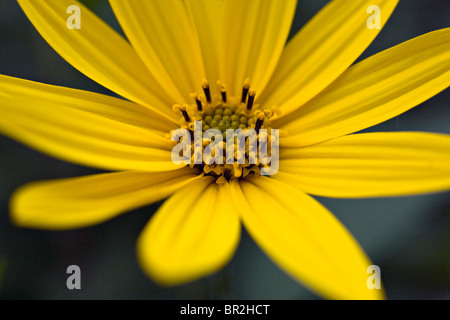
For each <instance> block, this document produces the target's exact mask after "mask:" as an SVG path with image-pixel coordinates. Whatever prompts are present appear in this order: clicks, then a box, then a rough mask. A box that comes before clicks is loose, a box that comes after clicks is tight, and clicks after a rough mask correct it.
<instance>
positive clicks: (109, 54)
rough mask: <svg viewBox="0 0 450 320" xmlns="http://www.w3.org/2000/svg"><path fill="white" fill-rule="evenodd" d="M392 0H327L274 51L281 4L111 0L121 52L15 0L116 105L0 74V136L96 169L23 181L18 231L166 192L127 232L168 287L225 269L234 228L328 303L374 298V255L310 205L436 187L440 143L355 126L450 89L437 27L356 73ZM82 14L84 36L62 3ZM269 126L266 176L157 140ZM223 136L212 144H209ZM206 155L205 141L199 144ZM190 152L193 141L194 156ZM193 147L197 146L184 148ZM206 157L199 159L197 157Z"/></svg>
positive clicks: (62, 16) (443, 154)
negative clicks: (270, 171)
mask: <svg viewBox="0 0 450 320" xmlns="http://www.w3.org/2000/svg"><path fill="white" fill-rule="evenodd" d="M397 2H398V1H397V0H369V1H366V0H354V1H347V0H335V1H331V2H330V3H329V4H328V5H327V6H325V7H324V8H323V9H322V10H321V11H320V12H319V13H318V14H317V15H316V16H315V17H314V18H313V19H312V20H311V21H310V22H309V23H308V24H307V25H306V26H305V27H304V28H302V29H301V30H300V31H299V32H298V33H297V34H296V35H295V36H294V37H293V38H292V39H291V40H290V41H289V42H288V43H287V44H286V41H287V38H288V33H289V31H290V27H291V23H292V19H293V16H294V11H295V8H296V1H295V0H282V1H281V0H274V1H260V0H245V1H242V0H184V1H181V0H152V1H138V0H136V1H124V0H110V4H111V6H112V9H113V11H114V13H115V15H116V17H117V19H118V21H119V23H120V25H121V27H122V28H123V31H124V33H125V35H126V37H127V38H128V40H129V42H128V41H127V40H125V39H124V38H123V37H122V36H121V35H119V34H118V33H116V32H115V31H114V30H113V29H112V28H110V27H109V26H108V25H107V24H105V23H104V22H103V21H101V20H100V19H99V18H98V17H97V16H95V15H94V14H93V13H91V12H90V11H89V10H88V9H87V8H85V7H84V6H83V5H82V4H80V3H77V2H76V1H74V0H45V1H43V0H19V4H20V5H21V7H22V8H23V10H24V11H25V13H26V15H27V16H28V18H29V19H30V20H31V22H32V23H33V24H34V26H35V27H36V28H37V30H38V31H39V32H40V34H41V35H42V36H43V37H44V38H45V39H46V41H47V42H48V43H49V44H50V45H51V46H52V47H53V48H54V49H55V50H56V51H57V52H58V53H59V54H60V55H61V56H62V57H63V58H64V59H65V60H67V61H68V62H69V63H70V64H72V65H73V66H74V67H75V68H77V69H78V70H79V71H81V72H82V73H84V74H85V75H87V76H88V77H90V78H91V79H93V80H95V81H97V82H98V83H100V84H101V85H103V86H105V87H106V88H108V89H110V90H112V91H113V92H115V93H117V94H118V95H120V96H121V97H123V98H124V99H120V98H115V97H111V96H106V95H101V94H97V93H92V92H86V91H81V90H75V89H70V88H63V87H57V86H51V85H46V84H41V83H36V82H31V81H27V80H21V79H17V78H12V77H8V76H0V102H1V107H0V130H1V132H2V133H4V134H5V135H8V136H10V137H12V138H14V139H17V140H19V141H21V142H23V143H25V144H27V145H29V146H31V147H33V148H36V149H38V150H40V151H42V152H45V153H47V154H50V155H52V156H55V157H58V158H60V159H64V160H67V161H71V162H74V163H77V164H82V165H87V166H92V167H96V168H101V169H104V170H107V171H110V172H107V173H102V174H96V175H92V176H86V177H76V178H70V179H63V180H54V181H47V182H37V183H31V184H29V185H26V186H24V187H22V188H20V189H19V190H18V191H17V192H16V193H15V194H14V195H13V197H12V201H11V216H12V220H13V221H14V222H15V223H16V224H18V225H21V226H25V227H37V228H49V229H66V228H75V227H84V226H89V225H93V224H97V223H100V222H103V221H105V220H108V219H111V218H113V217H115V216H117V215H119V214H121V213H123V212H125V211H128V210H131V209H134V208H137V207H140V206H144V205H147V204H150V203H152V202H155V201H158V200H161V199H165V198H168V200H166V201H165V202H164V204H163V205H162V206H161V207H160V208H159V210H158V211H157V212H156V214H155V215H154V216H153V217H152V218H151V220H150V222H149V223H148V225H147V226H146V227H145V229H144V230H143V232H142V234H141V235H140V237H139V239H138V244H137V254H138V259H139V261H140V264H141V266H142V268H143V270H144V271H145V272H146V273H147V274H148V275H149V276H150V277H151V278H152V279H154V280H155V281H156V282H158V283H160V284H163V285H177V284H181V283H185V282H188V281H192V280H194V279H198V278H200V277H203V276H205V275H208V274H211V273H213V272H215V271H217V270H219V269H220V268H222V267H223V266H224V265H225V264H226V263H227V262H228V261H229V260H230V258H231V257H232V256H233V253H234V251H235V249H236V246H237V244H238V242H239V238H240V230H241V223H242V224H243V226H244V227H245V228H246V230H247V231H248V232H249V234H250V235H251V236H252V237H253V239H254V240H255V242H256V243H257V244H258V245H259V246H260V247H261V248H262V249H263V250H264V251H265V252H266V253H267V255H268V256H269V257H270V258H271V259H272V260H273V261H274V262H275V263H276V264H277V265H279V266H280V268H282V269H283V270H285V271H286V272H287V273H288V274H290V275H291V276H292V277H293V278H295V279H297V280H298V281H299V282H301V283H303V284H304V285H306V286H307V287H309V288H310V289H311V290H313V291H314V292H316V293H318V294H319V295H322V296H323V297H325V298H338V299H347V298H349V299H372V298H375V299H376V298H383V297H384V294H383V292H382V290H376V289H375V290H371V289H369V288H368V286H367V278H368V274H367V268H368V266H369V265H371V264H372V263H371V262H370V261H369V259H368V258H367V257H366V255H365V253H364V252H363V250H362V249H361V248H360V246H359V245H358V244H357V242H356V241H355V240H354V239H353V237H352V236H351V235H350V233H349V232H348V231H347V230H346V229H345V228H344V227H343V226H342V224H341V223H340V222H339V221H338V220H337V219H336V218H335V217H334V216H333V215H332V214H331V213H330V212H329V211H328V210H327V209H326V208H325V207H323V206H322V205H321V204H320V203H318V202H317V201H316V200H315V199H313V198H312V197H311V196H310V195H308V194H311V195H318V196H325V197H337V198H360V197H378V196H400V195H411V194H418V193H426V192H436V191H442V190H447V189H448V188H449V187H450V137H449V136H445V135H443V134H432V133H418V132H395V133H386V132H380V133H360V134H352V133H354V132H357V131H360V130H362V129H365V128H367V127H370V126H373V125H376V124H378V123H380V122H383V121H385V120H388V119H390V118H392V117H395V116H397V115H399V114H401V113H403V112H405V111H407V110H409V109H411V108H413V107H414V106H416V105H418V104H420V103H422V102H423V101H425V100H427V99H429V98H430V97H432V96H434V95H436V94H437V93H439V92H440V91H442V90H444V89H446V88H447V87H448V85H449V83H450V71H449V70H450V29H442V30H437V31H434V32H431V33H428V34H425V35H422V36H420V37H417V38H414V39H412V40H410V41H407V42H405V43H402V44H400V45H398V46H396V47H393V48H391V49H389V50H386V51H383V52H381V53H379V54H376V55H374V56H372V57H370V58H368V59H366V60H363V61H361V62H359V63H356V64H354V65H352V64H353V63H354V61H355V60H356V59H357V58H358V56H359V55H360V54H361V53H362V52H363V51H364V50H365V49H366V48H367V47H368V45H369V44H370V43H371V42H372V40H373V39H374V38H375V37H376V35H377V34H378V32H379V29H377V28H369V27H368V26H367V20H368V17H369V14H368V13H367V8H368V7H369V6H372V5H377V6H378V7H379V8H380V9H381V24H382V25H384V24H385V22H386V20H387V19H388V17H389V16H390V15H391V13H392V12H393V10H394V8H395V6H396V4H397ZM74 4H76V5H77V6H79V8H81V11H80V13H81V24H80V26H81V29H70V28H68V27H67V18H68V13H67V8H68V7H69V6H71V5H74ZM194 121H199V122H200V123H202V125H203V131H205V130H206V129H208V128H215V129H218V130H220V131H221V132H225V130H226V129H230V128H233V129H236V128H241V129H243V130H247V129H254V130H256V132H257V133H259V132H262V131H261V130H262V129H266V130H269V131H268V132H271V130H272V129H279V133H280V135H279V144H280V149H279V158H280V161H279V171H278V173H276V174H274V175H266V176H265V175H262V174H261V170H263V169H264V168H265V165H263V163H262V162H261V161H260V160H261V159H259V160H258V161H257V162H256V163H253V164H251V163H249V161H248V160H249V152H248V151H249V150H248V149H245V152H244V155H243V156H244V158H245V162H244V163H243V164H237V163H232V164H211V163H208V162H205V160H203V162H200V164H195V165H192V164H189V165H186V164H183V163H181V164H176V163H174V162H172V160H171V159H172V158H171V151H172V149H173V148H174V146H175V145H176V141H172V139H171V134H172V133H173V132H174V130H176V129H178V128H184V129H186V130H188V132H189V130H192V129H193V128H192V125H193V122H194ZM218 142H220V141H218ZM205 145H207V143H205ZM205 145H202V144H200V146H199V147H200V148H204V147H205ZM193 149H195V148H194V146H193ZM202 150H203V149H202Z"/></svg>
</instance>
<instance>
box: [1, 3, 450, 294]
mask: <svg viewBox="0 0 450 320" xmlns="http://www.w3.org/2000/svg"><path fill="white" fill-rule="evenodd" d="M348 1H351V0H348ZM83 2H84V3H86V4H87V5H88V6H89V7H91V9H93V10H94V11H95V12H96V13H97V14H99V15H100V16H101V17H102V18H103V19H104V20H106V21H107V22H108V23H110V24H111V25H112V26H114V27H115V28H116V29H119V27H118V24H117V21H116V20H115V18H114V16H113V15H112V12H111V10H110V8H109V6H108V4H107V2H106V1H102V0H99V1H88V0H86V1H83ZM327 2H328V1H325V0H320V1H318V0H301V1H299V8H298V10H297V14H296V19H295V22H294V27H293V30H292V34H293V33H295V32H296V31H297V30H298V29H299V28H300V27H301V26H302V25H304V24H305V22H306V21H308V20H309V19H310V18H311V17H312V16H313V15H314V14H315V13H316V12H317V11H318V10H319V9H320V8H321V7H322V6H323V5H324V4H325V3H327ZM449 25H450V1H448V0H402V1H400V4H399V6H398V7H397V9H396V10H395V12H394V14H393V16H392V17H391V19H390V20H389V22H388V24H387V26H386V27H385V28H384V29H383V30H382V32H381V33H380V35H379V36H378V37H377V39H376V40H375V41H374V42H373V44H372V45H371V46H370V47H369V48H368V49H367V50H366V52H365V53H364V54H363V55H362V57H361V58H365V57H368V56H370V55H372V54H374V53H377V52H379V51H381V50H384V49H387V48H389V47H391V46H394V45H396V44H399V43H401V42H403V41H406V40H408V39H411V38H413V37H416V36H419V35H421V34H424V33H426V32H430V31H432V30H436V29H439V28H444V27H449ZM0 43H1V50H0V74H6V75H11V76H16V77H20V78H26V79H30V80H35V81H40V82H45V83H50V84H56V85H62V86H69V87H74V88H79V89H85V90H90V91H96V92H100V93H106V94H111V93H110V92H109V91H108V90H106V89H104V88H102V87H101V86H99V85H98V84H96V83H94V82H93V81H91V80H90V79H88V78H86V77H85V76H83V75H82V74H81V73H79V72H78V71H77V70H75V69H74V68H73V67H71V66H70V65H69V64H68V63H66V62H65V61H64V60H63V59H62V58H60V57H59V56H58V54H56V53H55V52H54V51H53V50H52V49H51V48H50V46H49V45H47V43H46V42H45V41H44V40H43V39H42V38H41V36H40V35H39V34H38V33H37V31H35V29H34V28H33V26H32V25H31V23H30V22H29V21H28V20H27V18H26V16H25V15H24V14H23V12H22V11H21V9H20V7H19V5H18V4H17V3H16V2H15V1H13V0H2V1H1V2H0ZM449 98H450V92H449V90H447V91H445V92H443V93H441V94H439V95H437V96H435V97H434V98H432V99H430V100H428V101H427V102H425V103H423V104H422V105H420V106H419V107H417V108H415V109H412V110H411V111H409V112H407V113H405V114H403V115H401V116H399V117H396V118H394V119H392V120H390V121H387V122H385V123H383V124H381V125H378V126H376V127H373V128H370V129H368V130H366V131H382V130H385V131H397V130H399V131H408V130H415V131H430V132H441V133H447V134H450V108H449V101H450V100H449ZM95 172H98V171H95V170H93V169H89V168H85V167H81V166H76V165H72V164H69V163H66V162H61V161H58V160H55V159H53V158H50V157H47V156H45V155H43V154H40V153H38V152H35V151H33V150H31V149H29V148H27V147H24V146H23V145H21V144H18V143H16V142H14V141H12V140H10V139H8V138H5V137H2V136H0V298H2V299H221V298H226V299H318V297H317V296H315V295H314V294H312V293H311V292H309V291H307V290H306V289H304V288H303V287H302V286H301V285H299V284H298V283H297V282H295V281H292V280H291V279H290V278H289V277H288V276H287V275H285V274H284V273H283V272H282V271H280V269H278V268H277V267H276V266H275V265H274V264H273V263H272V262H271V261H270V260H269V259H268V258H267V257H266V256H265V255H264V253H262V252H261V250H260V249H259V248H258V247H257V246H256V245H255V244H254V242H253V241H252V240H251V239H250V238H249V237H248V235H247V234H246V233H245V231H243V235H242V240H241V243H240V246H239V248H238V250H237V252H236V254H235V256H234V258H233V260H232V261H231V263H229V264H228V265H227V266H226V267H225V268H224V269H223V270H222V271H220V272H219V273H217V274H216V275H213V276H210V277H207V278H204V279H201V280H199V281H196V282H193V283H191V284H187V285H183V286H179V287H175V288H170V289H168V288H161V287H159V286H158V285H156V284H154V283H153V282H152V281H151V280H149V279H148V278H147V277H146V276H145V275H144V274H143V273H142V271H141V270H140V269H139V267H138V265H137V262H136V254H135V242H136V239H137V237H138V235H139V233H140V231H141V230H142V228H143V227H144V225H145V224H146V223H147V221H148V220H149V218H150V217H151V216H152V214H153V213H154V212H155V210H156V209H157V208H158V205H159V204H154V205H152V206H147V207H144V208H141V209H139V210H134V211H132V212H129V213H127V214H125V215H122V216H120V217H117V218H115V219H113V220H111V221H109V222H106V223H104V224H101V225H99V226H95V227H90V228H84V229H78V230H73V231H42V230H31V229H23V228H17V227H15V226H13V225H11V223H10V221H9V217H8V199H9V197H10V195H11V194H12V193H13V191H14V190H15V189H16V188H18V187H19V186H21V185H23V184H25V183H27V182H31V181H35V180H41V179H49V178H63V177H72V176H80V175H84V174H90V173H95ZM449 195H450V193H449V192H445V193H439V194H431V195H421V196H414V197H399V198H377V199H360V200H336V199H325V198H320V199H319V200H320V201H321V202H322V203H323V204H325V205H326V206H327V207H328V208H329V209H330V210H331V211H332V212H333V213H334V214H335V215H336V216H337V217H338V218H339V219H340V220H341V221H342V222H343V223H344V224H345V225H346V226H347V227H348V228H349V230H350V231H351V232H352V233H353V234H354V236H355V237H356V239H358V241H359V242H360V243H361V245H362V246H363V248H364V249H365V250H366V252H367V253H368V255H369V256H370V257H371V259H372V261H373V262H374V264H376V265H378V266H380V268H381V276H382V280H383V285H384V288H385V291H386V294H387V297H388V298H389V299H450V232H449V230H450V228H449V227H450V197H449ZM72 264H75V265H78V266H80V268H81V285H82V289H81V290H72V291H71V290H68V289H67V287H66V279H67V277H68V275H67V274H66V269H67V267H68V266H69V265H72ZM336 276H337V277H338V276H339V275H338V274H336Z"/></svg>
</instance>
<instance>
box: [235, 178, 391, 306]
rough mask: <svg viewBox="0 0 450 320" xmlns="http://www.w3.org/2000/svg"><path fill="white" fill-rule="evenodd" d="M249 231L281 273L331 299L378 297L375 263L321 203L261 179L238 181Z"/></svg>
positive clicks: (237, 192) (239, 205)
mask: <svg viewBox="0 0 450 320" xmlns="http://www.w3.org/2000/svg"><path fill="white" fill-rule="evenodd" d="M231 193H232V195H233V200H234V201H235V203H236V207H237V208H239V211H240V213H241V216H242V220H243V223H244V226H245V228H246V229H247V230H248V231H249V233H250V235H251V236H252V237H253V239H254V240H255V241H256V242H257V243H258V244H259V245H260V246H261V248H262V249H263V250H264V251H265V252H266V253H267V254H268V255H269V257H270V258H272V259H273V260H274V262H275V263H277V264H278V265H279V266H280V267H281V268H282V269H284V270H285V271H286V272H287V273H289V274H290V275H291V276H293V277H294V278H295V279H296V280H298V281H300V282H302V283H304V284H305V285H306V286H308V287H310V288H311V289H312V290H313V291H315V292H317V293H318V294H320V295H322V296H324V297H326V298H332V299H377V298H382V297H383V294H382V292H381V290H370V289H368V288H367V278H368V275H367V273H366V271H367V267H368V266H369V265H371V264H372V263H371V262H370V261H369V259H368V258H367V257H366V255H365V254H364V252H363V251H362V250H361V248H360V247H359V245H358V244H357V243H356V241H355V240H354V239H353V237H352V236H351V235H350V233H349V232H348V231H347V230H346V229H345V228H344V227H343V226H342V225H341V224H340V223H339V221H338V220H337V219H336V218H335V217H334V216H333V215H332V214H331V213H330V212H329V211H328V210H327V209H326V208H324V207H323V206H322V205H320V204H319V203H318V202H316V201H315V200H314V199H313V198H311V197H309V196H308V195H306V194H304V193H303V192H302V191H300V190H298V189H296V188H294V187H292V186H290V185H289V184H286V183H284V182H281V181H278V180H274V179H270V178H266V177H260V178H257V179H253V180H251V181H250V182H242V183H240V184H238V183H233V184H232V186H231Z"/></svg>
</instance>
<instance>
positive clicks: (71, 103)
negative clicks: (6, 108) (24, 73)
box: [0, 75, 178, 136]
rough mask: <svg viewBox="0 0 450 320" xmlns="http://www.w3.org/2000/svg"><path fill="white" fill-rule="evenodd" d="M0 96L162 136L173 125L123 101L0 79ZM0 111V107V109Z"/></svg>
mask: <svg viewBox="0 0 450 320" xmlns="http://www.w3.org/2000/svg"><path fill="white" fill-rule="evenodd" d="M0 96H9V97H12V98H14V97H17V98H18V97H22V98H26V99H32V100H36V101H38V100H39V101H42V102H44V103H45V102H48V103H53V104H59V105H64V106H67V107H70V108H73V109H78V110H83V111H87V112H89V113H93V114H95V115H99V116H103V117H105V118H108V119H111V120H115V121H117V122H122V123H126V124H130V125H132V126H136V127H141V128H143V129H146V130H148V131H152V132H154V133H155V134H157V135H160V136H165V135H166V134H167V133H168V132H170V130H173V129H176V128H177V127H178V124H177V123H174V122H173V121H169V120H167V119H166V118H163V117H160V116H159V115H158V114H156V113H154V112H152V111H151V110H149V109H148V108H146V107H143V106H141V105H139V104H136V103H132V102H128V101H126V100H123V99H118V98H114V97H110V96H107V95H102V94H98V93H94V92H89V91H84V90H76V89H72V88H65V87H59V86H53V85H47V84H43V83H39V82H34V81H29V80H23V79H19V78H14V77H9V76H5V75H0ZM0 108H1V107H0Z"/></svg>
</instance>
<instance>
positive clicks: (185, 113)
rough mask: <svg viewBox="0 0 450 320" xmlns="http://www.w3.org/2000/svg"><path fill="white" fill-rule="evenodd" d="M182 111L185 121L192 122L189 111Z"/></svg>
mask: <svg viewBox="0 0 450 320" xmlns="http://www.w3.org/2000/svg"><path fill="white" fill-rule="evenodd" d="M180 111H181V113H182V114H183V117H184V120H186V122H190V121H191V119H190V118H189V115H188V113H187V111H186V110H180Z"/></svg>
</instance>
